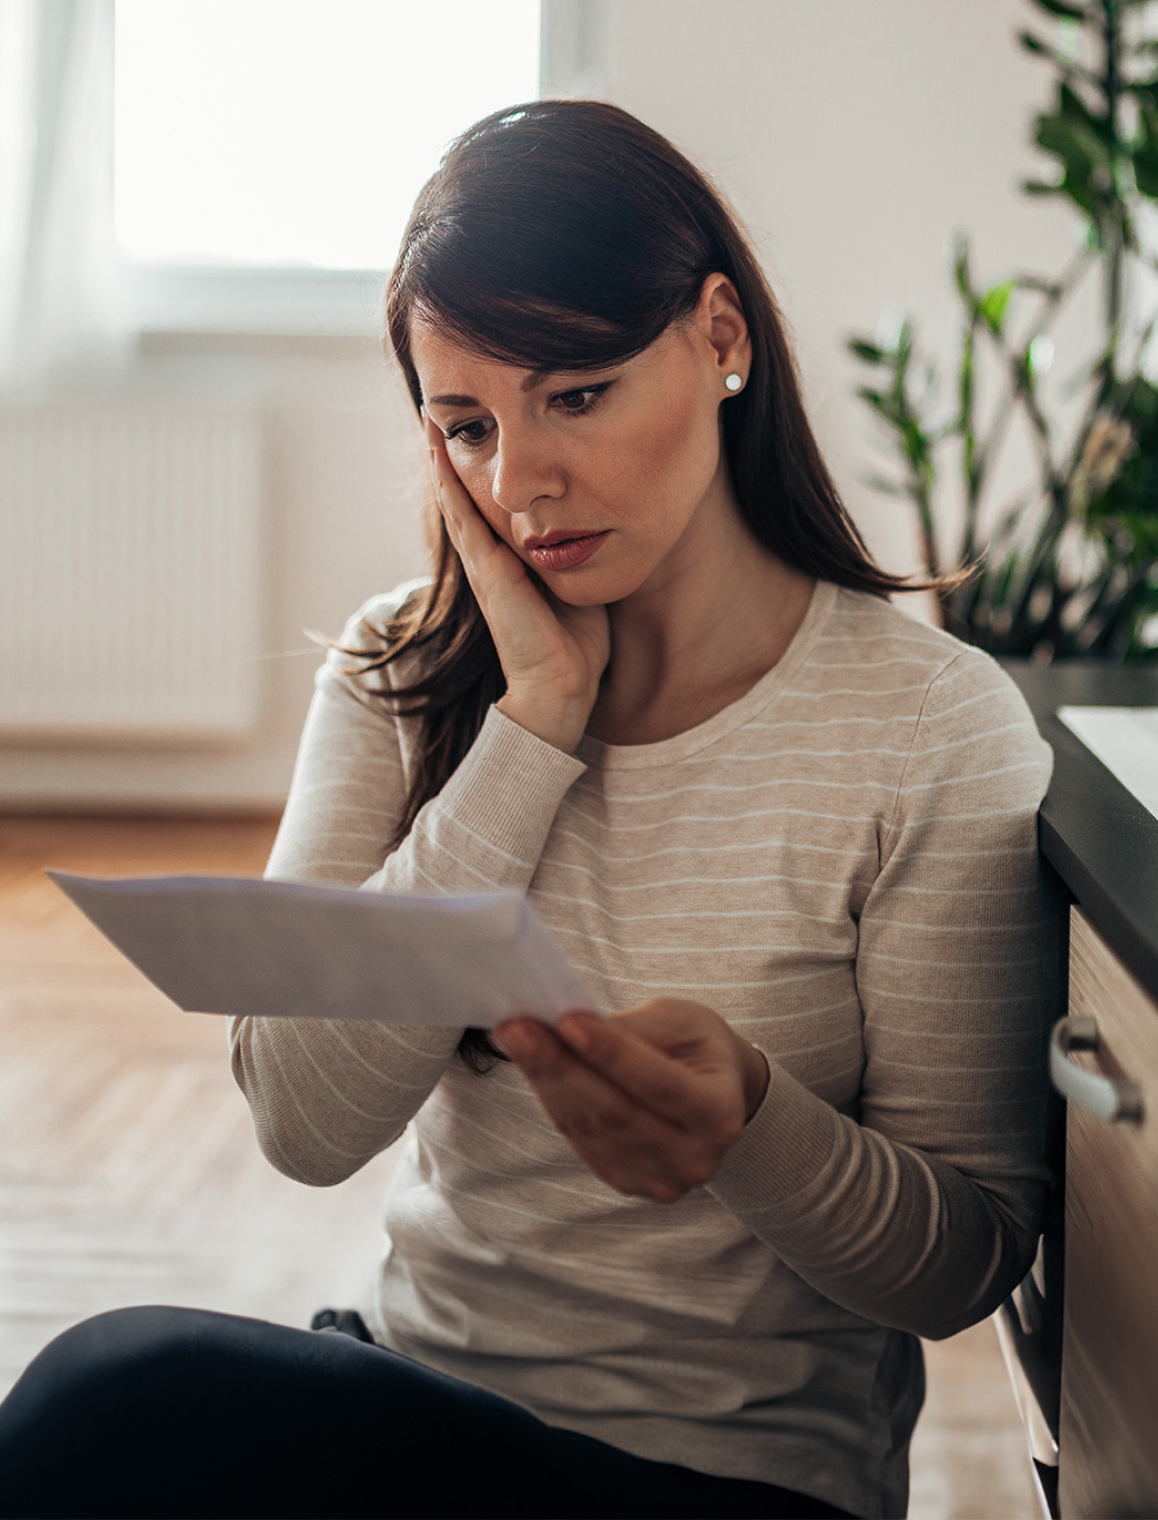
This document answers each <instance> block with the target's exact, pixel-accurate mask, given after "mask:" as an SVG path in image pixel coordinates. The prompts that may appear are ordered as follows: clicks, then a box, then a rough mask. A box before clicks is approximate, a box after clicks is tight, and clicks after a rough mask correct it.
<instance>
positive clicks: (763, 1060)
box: [744, 1041, 772, 1124]
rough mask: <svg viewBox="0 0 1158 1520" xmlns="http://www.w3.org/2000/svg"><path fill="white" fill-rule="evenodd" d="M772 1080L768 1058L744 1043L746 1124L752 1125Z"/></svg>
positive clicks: (752, 1046)
mask: <svg viewBox="0 0 1158 1520" xmlns="http://www.w3.org/2000/svg"><path fill="white" fill-rule="evenodd" d="M771 1080H772V1068H771V1067H770V1066H769V1065H768V1057H767V1056H766V1055H765V1054H764V1052H763V1051H762V1050H757V1049H756V1047H755V1045H749V1044H748V1042H747V1041H745V1042H744V1123H745V1124H749V1123H751V1121H752V1119H753V1118H754V1117H755V1114H756V1110H757V1109H758V1108H759V1107H760V1105H761V1103H763V1101H764V1099H765V1097H766V1096H767V1094H768V1084H769V1083H770V1082H771Z"/></svg>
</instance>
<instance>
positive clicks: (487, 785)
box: [439, 707, 587, 860]
mask: <svg viewBox="0 0 1158 1520" xmlns="http://www.w3.org/2000/svg"><path fill="white" fill-rule="evenodd" d="M586 769H587V766H586V765H585V764H584V762H583V761H582V760H577V759H576V758H575V756H574V755H569V754H567V753H566V751H565V750H561V749H556V748H555V746H554V745H553V744H548V743H547V742H546V740H545V739H540V738H539V737H538V735H536V734H532V733H529V732H528V730H527V729H525V728H522V727H521V726H520V725H519V724H518V723H516V722H515V721H514V719H512V718H508V717H507V716H506V714H505V713H501V712H499V710H498V708H497V707H492V708H491V709H490V711H489V712H488V713H487V716H486V721H485V722H484V723H483V726H482V728H481V729H480V730H479V736H478V738H477V739H476V740H475V741H474V743H473V744H472V745H471V747H470V750H469V751H468V752H467V754H466V756H465V758H464V759H463V762H462V764H461V765H460V766H459V767H458V769H457V770H456V771H455V773H454V775H453V776H452V777H451V778H450V780H449V781H448V782H447V783H446V785H445V786H444V787H443V789H442V791H441V793H440V794H439V802H440V804H441V810H442V812H443V813H444V814H445V815H446V816H447V817H448V818H451V819H453V820H454V822H455V823H457V824H460V825H461V826H462V827H463V828H465V829H467V830H469V832H470V833H471V834H473V835H475V837H476V838H478V839H482V840H484V841H485V842H486V843H487V844H489V845H491V846H493V847H494V848H495V849H497V850H499V851H501V852H502V853H504V854H507V855H513V856H515V857H516V858H517V859H519V860H537V859H538V858H539V855H540V853H541V852H542V848H543V841H544V839H545V838H546V836H547V833H548V831H549V830H550V827H551V824H552V823H553V822H554V820H555V814H556V813H557V812H558V811H559V804H560V803H561V802H562V800H563V798H564V797H565V796H566V794H567V792H568V791H569V790H570V789H571V787H572V786H573V785H574V784H575V782H576V781H577V780H578V779H579V777H580V776H581V775H582V774H583V772H584V771H585V770H586Z"/></svg>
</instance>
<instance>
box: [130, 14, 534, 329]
mask: <svg viewBox="0 0 1158 1520" xmlns="http://www.w3.org/2000/svg"><path fill="white" fill-rule="evenodd" d="M539 51H540V48H539V3H538V0H485V3H479V0H440V3H439V4H438V6H437V7H428V6H424V5H416V4H395V3H387V0H116V30H115V73H114V81H115V83H114V103H115V123H114V217H115V224H116V231H117V238H118V242H119V244H120V246H121V250H122V255H123V258H124V261H125V267H126V273H127V289H128V291H129V296H130V303H131V304H132V305H133V306H134V307H135V316H136V318H137V320H138V321H139V322H140V323H141V324H142V325H145V326H155V325H158V321H160V322H161V323H162V324H164V321H165V316H164V312H165V309H168V312H169V318H168V319H169V321H170V322H172V321H173V320H175V316H176V314H175V313H174V312H173V307H174V303H176V304H177V305H179V306H181V307H182V308H183V320H181V321H180V323H179V325H183V326H194V327H198V326H207V325H224V326H226V327H237V326H241V327H245V326H247V325H257V326H268V325H271V314H272V313H273V311H274V310H275V309H280V310H283V311H284V313H285V314H287V315H288V314H290V313H291V312H294V311H296V312H297V314H298V320H299V321H300V320H302V319H303V317H304V319H305V320H306V321H307V322H308V321H315V322H316V320H317V308H318V302H319V301H322V302H323V304H325V302H326V300H327V299H328V298H327V296H326V292H327V291H337V292H339V293H342V292H344V293H345V294H346V297H347V299H348V297H349V293H350V291H351V288H352V285H351V278H350V274H349V271H357V270H381V269H383V268H385V267H387V266H388V265H389V264H390V263H391V262H392V260H393V256H394V253H395V250H396V248H397V244H398V240H399V237H400V235H401V232H402V228H403V225H404V223H405V219H406V215H407V213H408V211H409V209H410V205H411V203H412V202H413V199H414V196H415V195H416V193H417V192H418V190H419V189H420V187H421V185H422V183H423V182H424V180H425V179H426V178H427V176H428V175H429V174H430V173H431V171H432V170H433V168H434V167H435V165H436V163H437V161H438V158H439V155H440V153H441V152H442V150H443V148H444V147H445V146H446V144H447V143H448V142H449V140H450V139H451V138H452V137H454V136H455V135H456V134H457V133H458V132H459V131H461V130H462V129H463V128H464V127H466V126H469V125H470V123H471V122H472V121H475V120H477V119H478V118H479V117H480V116H483V115H486V114H487V113H488V112H489V111H492V110H495V109H497V108H498V107H500V106H503V105H509V104H513V103H515V102H516V101H519V100H526V99H530V98H533V97H534V96H536V95H537V94H538V88H539ZM336 271H342V272H345V273H343V274H340V275H336V274H335V272H336ZM303 292H308V293H309V294H308V295H307V298H306V300H305V302H304V305H303V301H302V296H303ZM357 307H358V303H357V301H355V308H357ZM333 316H334V313H333V311H331V312H330V313H329V317H330V318H332V317H333ZM361 323H362V315H361V314H359V313H358V312H357V311H356V312H355V316H354V318H353V323H352V325H353V326H355V327H360V326H361ZM272 325H279V324H278V323H277V322H276V320H275V321H274V322H273V324H272ZM291 325H292V324H291ZM327 325H329V326H330V329H331V330H332V329H333V322H332V320H331V321H329V322H328V324H327ZM337 325H338V326H339V327H342V326H348V325H351V318H350V312H349V311H347V312H346V313H345V315H344V316H342V317H341V319H340V320H339V321H338V322H337Z"/></svg>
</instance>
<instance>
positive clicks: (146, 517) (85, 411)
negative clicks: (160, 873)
mask: <svg viewBox="0 0 1158 1520" xmlns="http://www.w3.org/2000/svg"><path fill="white" fill-rule="evenodd" d="M261 497H262V438H261V416H260V414H259V413H258V412H255V411H252V410H244V409H230V408H226V407H214V406H206V405H198V404H192V405H190V404H185V403H181V404H180V405H178V404H158V403H152V402H130V401H124V400H117V401H115V402H114V401H110V402H96V403H89V402H85V403H76V402H59V403H50V404H41V403H37V404H32V403H28V404H24V403H19V404H14V403H10V402H6V403H4V404H2V405H0V739H5V738H11V739H23V738H28V739H37V738H44V739H51V738H59V739H64V740H70V739H75V740H82V739H86V738H87V739H94V738H98V739H108V740H118V739H125V740H131V739H148V740H162V741H204V740H218V739H236V738H241V737H243V736H244V735H245V734H246V733H247V732H249V731H250V730H252V728H253V726H254V724H255V723H256V720H257V716H258V699H259V682H258V652H259V651H258V627H259V616H260V601H261V594H260V593H261V567H260V537H261V534H260V529H261V505H262V502H261Z"/></svg>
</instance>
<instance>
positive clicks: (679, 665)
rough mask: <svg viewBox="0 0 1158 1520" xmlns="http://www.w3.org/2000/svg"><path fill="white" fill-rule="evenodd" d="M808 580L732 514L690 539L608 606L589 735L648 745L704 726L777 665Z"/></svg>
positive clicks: (807, 594)
mask: <svg viewBox="0 0 1158 1520" xmlns="http://www.w3.org/2000/svg"><path fill="white" fill-rule="evenodd" d="M813 585H814V581H813V579H812V577H810V576H808V575H805V574H804V573H803V572H802V571H799V570H794V569H792V568H790V567H789V566H787V565H785V564H784V563H783V562H782V561H781V560H779V559H777V558H776V556H775V555H773V554H771V553H770V552H769V551H768V550H766V549H764V548H763V547H762V546H761V545H760V544H758V543H757V542H756V540H755V539H754V538H753V537H752V534H751V533H750V531H749V530H748V528H747V527H746V525H745V524H744V523H743V522H742V520H741V519H740V517H739V515H738V513H732V512H729V513H727V514H725V515H724V516H723V517H722V518H720V517H717V518H716V520H715V522H714V523H713V524H712V531H710V532H707V533H700V534H698V535H689V541H688V542H686V543H682V544H681V545H680V546H679V548H678V550H677V552H676V553H674V554H673V555H672V556H671V557H670V559H669V561H668V562H665V564H664V565H662V566H661V567H660V568H659V569H658V570H657V571H656V573H655V575H654V576H652V578H651V579H650V580H649V581H648V583H647V584H646V585H645V586H643V587H641V588H640V590H639V591H637V592H636V593H634V595H632V596H630V597H627V598H625V599H624V600H623V601H622V602H616V603H614V604H613V605H611V606H610V607H609V608H608V613H609V614H610V618H611V659H610V661H609V663H608V666H607V670H606V672H605V674H604V677H603V681H602V683H601V685H600V688H599V696H598V698H597V699H596V702H595V706H594V708H593V710H592V713H591V718H590V721H589V722H588V725H587V732H588V733H589V734H590V735H591V736H592V737H593V738H595V739H600V740H602V741H603V742H604V743H607V744H654V743H657V742H658V741H660V740H661V739H670V738H674V737H675V736H676V735H677V734H681V733H686V732H687V731H688V729H691V728H695V727H696V726H697V725H698V724H700V723H705V722H707V720H708V719H709V718H712V717H714V716H715V715H716V713H718V712H722V711H723V709H724V708H725V707H729V706H731V704H732V703H733V702H736V701H738V700H739V699H740V697H742V696H743V695H744V694H745V693H746V692H748V691H750V690H751V688H752V687H753V686H754V685H755V684H756V682H757V681H759V680H760V679H761V677H763V676H764V675H766V674H767V673H768V671H769V670H771V669H772V667H773V666H774V665H775V664H777V662H778V661H779V660H780V658H781V656H782V655H783V654H784V652H785V650H786V649H787V648H788V645H789V644H790V643H791V642H792V639H793V637H794V635H795V633H796V631H797V629H798V628H799V627H800V624H801V622H802V621H803V619H804V615H805V613H806V612H807V610H808V604H809V601H810V600H811V596H812V588H813Z"/></svg>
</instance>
